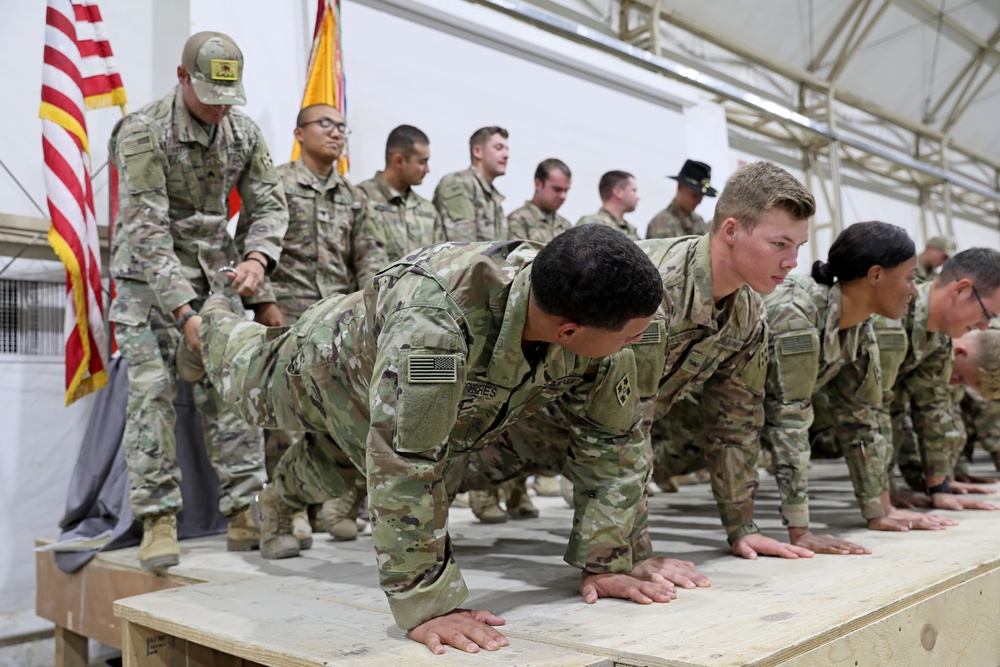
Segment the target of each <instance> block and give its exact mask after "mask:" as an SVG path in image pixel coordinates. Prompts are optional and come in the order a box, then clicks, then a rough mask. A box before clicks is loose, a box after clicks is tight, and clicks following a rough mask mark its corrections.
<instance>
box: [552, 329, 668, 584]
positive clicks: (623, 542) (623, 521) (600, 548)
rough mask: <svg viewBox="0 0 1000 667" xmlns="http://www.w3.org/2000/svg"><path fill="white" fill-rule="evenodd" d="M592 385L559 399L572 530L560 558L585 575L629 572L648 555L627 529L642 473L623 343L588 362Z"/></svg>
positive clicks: (638, 424)
mask: <svg viewBox="0 0 1000 667" xmlns="http://www.w3.org/2000/svg"><path fill="white" fill-rule="evenodd" d="M594 367H595V370H596V374H595V375H594V380H593V382H590V383H584V384H582V385H579V386H577V387H575V388H574V390H573V391H571V392H569V393H567V394H566V395H564V396H563V397H562V398H561V399H560V401H561V403H562V405H563V407H564V408H565V409H564V413H565V414H566V417H567V420H568V421H569V425H570V451H569V456H568V460H567V472H568V474H569V476H570V479H572V481H573V494H574V503H573V505H574V515H573V532H572V533H571V534H570V540H569V545H568V546H567V547H566V554H565V556H564V559H565V560H566V562H567V563H569V564H570V565H573V566H574V567H578V568H580V569H582V570H584V571H586V572H593V573H605V572H630V571H631V570H632V568H633V567H634V566H635V564H636V563H637V562H638V561H640V560H643V559H644V558H648V557H649V556H650V555H651V547H650V546H649V543H648V538H647V539H645V540H644V541H643V544H642V545H640V546H639V547H638V551H637V550H636V548H635V546H636V540H635V537H634V536H633V528H634V526H635V525H636V521H637V519H639V518H640V517H639V514H640V512H641V513H643V516H642V517H641V518H642V525H643V526H645V516H644V513H645V509H644V507H645V506H644V502H643V501H644V489H645V484H646V477H647V475H648V470H649V469H648V462H647V458H646V439H645V438H644V437H643V432H642V419H641V415H640V411H639V405H638V396H637V394H636V392H635V391H632V389H631V388H632V387H635V386H636V369H635V357H634V356H633V355H632V351H631V350H630V349H628V348H625V349H623V350H621V351H620V352H618V353H617V354H615V355H612V356H611V357H605V358H604V359H601V360H595V362H594Z"/></svg>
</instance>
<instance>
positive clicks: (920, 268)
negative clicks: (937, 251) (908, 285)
mask: <svg viewBox="0 0 1000 667" xmlns="http://www.w3.org/2000/svg"><path fill="white" fill-rule="evenodd" d="M936 277H937V271H935V270H934V269H929V268H927V267H926V266H924V263H923V262H922V261H921V260H920V258H917V274H916V276H914V280H916V281H917V284H918V285H921V284H923V283H928V282H931V281H932V280H934V279H935V278H936Z"/></svg>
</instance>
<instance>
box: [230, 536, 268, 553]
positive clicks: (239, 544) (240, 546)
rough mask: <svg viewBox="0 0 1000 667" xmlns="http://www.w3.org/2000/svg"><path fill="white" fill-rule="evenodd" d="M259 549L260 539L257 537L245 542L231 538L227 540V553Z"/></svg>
mask: <svg viewBox="0 0 1000 667" xmlns="http://www.w3.org/2000/svg"><path fill="white" fill-rule="evenodd" d="M259 548H260V538H257V537H254V538H248V539H244V540H235V539H233V538H231V537H229V538H226V551H253V550H254V549H259Z"/></svg>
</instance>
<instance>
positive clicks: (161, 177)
mask: <svg viewBox="0 0 1000 667" xmlns="http://www.w3.org/2000/svg"><path fill="white" fill-rule="evenodd" d="M160 132H162V130H159V132H158V127H157V126H155V125H154V124H151V123H149V122H148V121H146V120H145V119H144V118H143V117H141V116H135V115H130V116H127V117H126V118H125V119H124V120H122V121H121V125H120V126H119V127H118V128H117V131H116V133H115V135H114V137H113V138H112V141H111V145H110V146H109V153H110V155H111V159H112V160H113V161H114V163H115V165H116V166H117V167H118V169H119V171H120V173H121V185H120V187H119V194H120V205H121V207H120V209H119V212H118V221H117V224H118V225H120V227H119V228H118V230H117V231H118V232H119V233H118V235H117V236H116V237H115V249H114V250H113V252H112V265H111V271H112V276H113V277H115V278H133V279H135V280H141V281H143V282H145V283H146V284H147V285H148V286H149V288H150V290H151V291H152V293H153V294H154V295H155V298H156V300H157V303H158V305H159V308H160V310H161V311H163V312H165V313H170V312H171V311H173V310H174V309H176V308H179V307H180V306H182V305H184V304H185V303H188V302H190V301H194V300H195V299H196V298H198V296H199V294H198V292H197V291H196V290H195V289H194V287H193V286H192V285H191V283H190V281H189V280H188V279H187V278H185V277H184V274H183V273H182V271H181V263H180V261H179V260H178V259H177V254H176V253H175V252H174V241H173V238H172V236H171V234H170V217H169V214H168V211H169V209H170V199H169V196H168V195H167V172H168V166H167V158H166V155H165V154H164V152H163V148H162V146H160V143H159V137H158V133H160ZM136 269H138V271H136ZM137 273H138V274H140V275H136V274H137Z"/></svg>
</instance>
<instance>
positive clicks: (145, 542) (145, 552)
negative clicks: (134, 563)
mask: <svg viewBox="0 0 1000 667" xmlns="http://www.w3.org/2000/svg"><path fill="white" fill-rule="evenodd" d="M179 562H181V548H180V546H179V545H178V544H177V515H176V514H173V513H170V512H168V513H166V514H157V515H155V516H147V517H145V518H144V519H143V520H142V542H141V543H140V544H139V565H141V566H142V567H144V568H146V569H147V570H163V569H166V568H168V567H173V566H174V565H177V563H179Z"/></svg>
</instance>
